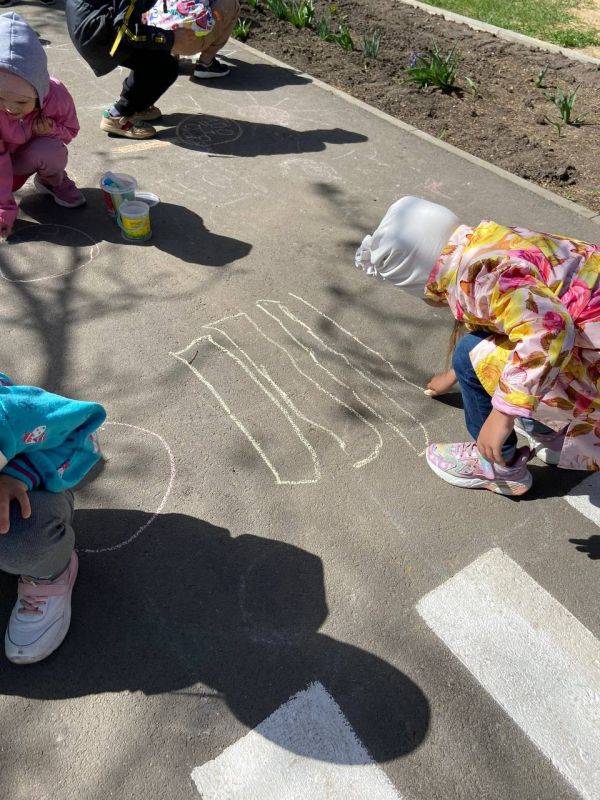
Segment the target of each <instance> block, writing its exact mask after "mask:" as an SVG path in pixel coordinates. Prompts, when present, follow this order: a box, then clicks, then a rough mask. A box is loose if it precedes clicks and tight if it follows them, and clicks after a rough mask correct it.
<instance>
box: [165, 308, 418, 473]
mask: <svg viewBox="0 0 600 800" xmlns="http://www.w3.org/2000/svg"><path fill="white" fill-rule="evenodd" d="M289 297H290V298H292V300H295V301H297V304H299V305H300V311H299V312H296V313H293V312H292V311H291V310H290V309H289V308H288V306H287V305H286V304H285V303H283V302H281V301H278V300H258V301H257V302H256V308H257V309H258V312H259V316H260V319H261V322H263V323H265V322H269V320H270V323H269V324H270V326H271V329H272V330H275V331H276V332H275V333H274V334H273V335H269V332H267V330H266V329H265V328H263V327H261V325H260V324H259V323H257V322H256V321H255V320H254V319H252V317H250V316H249V315H248V314H246V313H244V312H240V313H238V314H234V315H232V316H230V317H225V318H223V319H220V320H217V321H215V322H211V323H207V324H205V325H203V326H202V327H203V328H204V330H205V332H204V333H203V334H202V335H201V336H199V337H198V338H196V339H194V341H192V342H191V343H190V344H189V345H188V346H187V347H185V348H184V349H183V350H180V351H179V352H176V353H170V355H171V356H173V357H174V358H176V359H177V360H178V361H181V362H182V363H183V364H185V365H186V366H187V367H188V368H189V369H190V371H191V372H192V373H193V374H194V375H195V376H196V378H197V379H198V380H199V381H200V382H201V383H202V384H203V385H204V386H205V387H206V388H207V389H208V390H209V392H210V393H211V394H212V395H213V397H214V398H215V400H216V401H217V402H218V403H219V404H220V406H221V408H222V409H223V411H224V412H225V414H226V415H227V417H228V418H229V419H230V421H231V422H232V423H233V424H234V425H235V426H236V427H237V428H238V429H239V430H240V431H241V433H242V434H243V435H244V436H245V437H246V439H247V440H248V442H249V443H250V444H251V446H252V447H253V448H254V450H255V451H256V452H257V453H258V455H259V456H260V458H261V459H262V461H263V462H264V464H265V465H266V466H267V468H268V469H269V471H270V472H271V473H272V475H273V477H274V478H275V482H276V483H277V484H278V485H288V486H289V485H294V486H295V485H301V484H311V483H318V482H319V481H320V480H321V478H322V475H323V470H322V465H321V459H320V457H319V453H318V452H317V449H316V448H315V446H313V444H312V443H311V441H309V439H308V438H307V436H309V434H307V435H305V433H304V432H303V430H302V428H303V427H304V430H305V431H306V430H307V428H308V430H310V431H312V434H313V435H315V434H317V433H319V434H320V435H321V436H322V435H323V434H324V435H325V437H326V438H327V437H329V440H330V441H332V442H333V443H334V444H335V446H337V447H339V449H340V450H341V451H342V452H343V453H345V454H346V457H351V456H350V452H351V450H352V449H355V450H356V449H357V446H356V442H357V430H360V431H361V433H362V434H363V435H364V434H368V436H367V438H368V440H370V443H368V444H367V445H366V449H365V445H364V444H363V443H362V441H360V442H359V446H358V449H359V450H363V451H364V452H362V453H359V454H358V455H359V457H358V458H357V457H356V455H354V456H352V457H351V458H352V462H353V463H352V466H353V467H354V468H355V469H361V468H362V467H364V466H366V465H367V464H370V463H372V462H373V461H375V460H376V459H377V458H379V455H380V453H381V450H382V449H383V446H384V438H383V436H382V433H381V430H380V428H382V427H385V428H387V430H388V431H391V432H392V433H393V434H394V436H395V437H397V438H398V439H400V440H401V441H402V442H403V443H404V445H406V446H407V447H408V448H409V449H410V450H412V451H413V453H414V454H415V455H416V456H419V457H420V456H422V455H423V454H424V452H425V449H426V448H427V446H428V444H429V434H428V432H427V430H426V428H425V426H424V425H423V424H422V422H421V421H420V420H418V419H417V418H416V417H415V416H414V414H412V413H411V412H410V411H409V410H408V409H407V408H406V407H405V405H406V401H405V399H404V398H403V397H400V398H398V397H397V395H398V394H399V393H400V391H401V389H400V388H399V386H401V385H402V384H403V385H404V391H406V387H412V389H414V390H416V393H415V398H414V399H415V400H421V399H422V391H423V389H422V387H421V386H419V385H418V384H416V383H413V382H412V381H410V380H409V379H408V378H406V377H405V376H404V375H402V373H400V372H399V371H398V370H397V369H396V367H394V365H393V364H392V363H391V362H390V361H389V360H388V359H386V358H385V357H384V356H383V355H382V354H381V353H378V352H377V351H376V350H374V349H373V348H371V347H370V346H369V345H367V344H366V343H365V342H363V341H361V340H360V339H359V338H358V337H357V336H355V335H354V334H353V333H352V332H351V331H349V330H347V329H346V328H344V327H342V326H341V325H340V324H339V323H338V322H336V321H335V320H334V319H333V318H332V317H330V316H328V315H327V314H325V313H323V312H322V311H320V310H319V309H318V308H316V306H314V305H312V304H311V303H309V302H308V301H307V300H304V299H303V298H302V297H300V296H299V295H296V294H293V293H291V292H290V293H289ZM307 310H309V311H310V312H312V315H313V317H315V318H316V322H314V321H312V322H311V321H309V322H306V320H305V317H306V315H307ZM298 314H299V315H298ZM324 323H327V326H328V327H329V330H333V329H335V331H336V332H337V335H338V338H341V339H342V341H344V342H347V344H348V345H349V347H348V348H346V349H347V352H348V353H350V352H352V349H354V351H355V353H356V352H358V353H359V354H360V355H359V356H358V358H359V361H358V363H357V362H356V358H357V356H356V355H355V356H353V357H349V355H348V354H347V353H346V352H344V349H343V345H340V344H339V343H337V344H336V346H332V345H331V344H329V343H328V342H327V341H326V340H325V339H324V338H323V337H322V335H321V330H322V329H323V328H324V327H326V326H325V324H324ZM340 335H341V337H340ZM274 336H275V337H277V338H273V337H274ZM278 339H279V340H278ZM281 339H283V340H284V341H285V345H284V344H282V343H281ZM261 348H262V349H261ZM338 348H340V349H338ZM351 348H352V349H351ZM215 351H216V352H217V354H218V355H219V356H221V357H225V358H224V361H222V363H221V364H220V365H219V368H218V370H217V371H216V372H215V376H214V377H213V375H212V374H209V372H208V369H209V368H212V369H213V371H215V369H216V367H215V365H214V363H213V364H212V366H211V361H213V362H214V358H213V356H214V353H215ZM254 351H258V356H254V357H253V356H252V355H251V353H252V352H254ZM367 355H368V357H369V358H370V359H371V361H372V362H374V363H375V365H376V368H375V370H374V369H373V367H371V368H369V367H366V366H363V365H361V363H360V359H361V357H364V356H367ZM277 360H278V362H277ZM267 362H271V363H273V362H276V363H275V366H274V367H272V366H268V367H267V366H266V363H267ZM231 364H233V365H234V367H235V370H237V371H238V375H237V376H236V378H235V384H236V385H237V387H238V395H237V397H238V398H239V381H240V378H244V379H245V380H247V381H248V382H247V384H246V386H247V388H246V389H245V390H244V393H243V396H244V398H245V400H244V405H243V408H239V409H238V410H236V409H235V408H234V404H235V403H236V402H237V404H239V399H236V395H235V394H234V395H232V398H233V399H232V400H230V399H229V397H228V396H227V394H226V391H227V390H226V389H225V388H224V387H225V385H226V384H227V381H228V380H230V373H231V369H229V368H228V365H231ZM281 364H283V365H284V366H285V369H286V370H287V372H286V373H285V374H284V373H281V372H280V374H282V376H283V380H281V381H280V382H278V381H277V380H276V379H275V373H274V372H273V369H274V368H275V369H277V368H278V367H280V366H281ZM235 370H234V371H235ZM382 373H385V376H386V379H387V381H388V382H387V383H386V381H385V380H383V379H382V378H381V374H382ZM215 378H216V380H218V381H219V382H220V386H219V388H218V386H217V383H216V380H215ZM390 380H391V381H392V386H390V384H389V381H390ZM284 381H285V383H284ZM294 381H295V384H294ZM299 387H300V388H299ZM309 395H310V396H311V399H310V400H308V401H307V397H308V396H309ZM265 397H266V398H267V399H268V401H270V403H271V404H272V406H274V407H275V408H276V409H277V410H278V411H279V413H280V415H281V417H277V416H276V415H273V414H272V413H270V412H269V413H268V414H267V417H268V418H269V420H270V421H271V422H272V421H273V420H275V419H280V420H281V419H282V418H283V419H284V420H285V421H286V422H287V426H286V425H285V424H282V427H280V428H279V429H278V432H277V435H276V436H271V437H268V436H265V432H264V430H263V429H262V426H261V420H260V417H261V416H262V417H263V419H264V418H265V417H264V414H262V413H261V412H262V411H263V409H262V402H263V401H264V399H265ZM400 401H402V402H400ZM331 409H334V410H337V412H338V416H337V418H335V417H334V416H332V415H331V414H329V416H327V414H328V413H329V411H330V410H331ZM324 411H325V413H324ZM340 412H342V413H341V414H340ZM325 416H327V419H326V420H324V417H325ZM348 418H353V419H354V421H355V423H356V425H355V427H354V428H352V429H351V430H350V432H349V431H348V428H347V426H346V425H345V424H344V425H342V427H341V428H340V419H344V420H346V419H348ZM319 419H321V421H319ZM400 420H402V421H400ZM324 421H327V422H328V424H329V425H333V426H336V425H337V427H338V431H336V430H334V429H333V428H332V427H328V425H325V424H323V422H324ZM402 428H404V429H405V430H407V432H406V433H405V432H404V431H403V430H402ZM340 434H341V435H340ZM286 438H287V441H286ZM415 439H416V441H417V442H418V443H417V444H416V443H415V441H414V440H415ZM358 440H361V434H358ZM278 461H279V463H277V462H278ZM297 473H300V474H297Z"/></svg>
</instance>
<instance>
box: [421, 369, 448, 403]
mask: <svg viewBox="0 0 600 800" xmlns="http://www.w3.org/2000/svg"><path fill="white" fill-rule="evenodd" d="M455 383H456V373H455V372H454V370H453V369H449V370H447V372H440V374H439V375H434V376H433V378H432V379H431V380H430V381H429V383H428V384H427V388H426V389H425V394H427V395H429V397H437V395H438V394H447V393H448V392H449V391H450V389H451V388H452V387H453V386H454V384H455Z"/></svg>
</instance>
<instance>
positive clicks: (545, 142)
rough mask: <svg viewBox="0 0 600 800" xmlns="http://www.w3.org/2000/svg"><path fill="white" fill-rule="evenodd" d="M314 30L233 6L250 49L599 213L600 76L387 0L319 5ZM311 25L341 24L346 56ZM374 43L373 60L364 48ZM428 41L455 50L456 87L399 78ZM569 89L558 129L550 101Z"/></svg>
mask: <svg viewBox="0 0 600 800" xmlns="http://www.w3.org/2000/svg"><path fill="white" fill-rule="evenodd" d="M314 6H315V14H314V22H313V23H312V28H300V29H298V28H296V27H294V26H293V25H292V24H291V23H290V22H289V21H287V20H280V19H277V18H276V17H275V15H274V14H273V13H272V11H271V10H270V9H269V8H268V5H267V2H266V0H258V2H252V3H250V4H248V3H244V4H243V6H242V14H241V16H242V18H243V19H246V20H248V22H249V23H251V25H248V26H247V27H248V30H247V41H248V44H250V45H252V46H253V47H256V48H257V49H259V50H262V51H263V52H265V53H268V54H270V55H272V56H274V57H276V58H279V59H281V60H282V61H285V62H286V63H288V64H290V65H292V66H294V67H295V68H297V69H299V70H301V71H304V72H308V73H310V74H311V75H314V76H315V77H317V78H321V79H322V80H324V81H326V82H328V83H330V84H332V85H334V86H336V87H338V88H340V89H342V90H344V91H346V92H348V93H349V94H352V95H354V96H355V97H357V98H359V99H360V100H364V101H365V102H367V103H370V104H371V105H373V106H376V107H377V108H379V109H381V110H383V111H385V112H387V113H388V114H391V115H393V116H395V117H397V118H398V119H401V120H403V121H404V122H407V123H410V124H411V125H414V126H416V127H418V128H420V129H421V130H424V131H427V132H428V133H430V134H432V135H434V136H436V137H438V138H440V139H443V140H444V141H447V142H450V143H451V144H453V145H455V146H456V147H459V148H461V149H462V150H466V151H467V152H469V153H472V154H474V155H476V156H479V157H480V158H483V159H485V160H486V161H490V162H492V163H493V164H497V165H498V166H500V167H503V168H504V169H506V170H509V171H510V172H513V173H514V174H516V175H520V176H521V177H523V178H526V179H527V180H530V181H533V182H535V183H538V184H539V185H541V186H544V187H545V188H548V189H551V190H552V191H554V192H557V193H559V194H561V195H563V196H564V197H566V198H567V199H569V200H574V201H576V202H579V203H581V204H583V205H584V206H587V207H588V208H591V209H594V210H595V211H598V212H599V213H600V126H599V123H600V108H599V103H598V97H599V91H600V70H598V68H596V67H595V66H594V65H589V66H588V65H585V64H580V63H578V62H575V61H571V60H570V59H568V58H565V57H563V56H558V55H554V54H550V53H542V52H534V51H531V50H529V49H528V48H526V47H523V46H522V45H516V44H511V43H507V42H503V41H501V40H499V39H497V38H495V37H493V36H491V35H489V34H487V33H480V32H478V31H473V30H471V29H470V28H467V27H466V26H463V25H458V24H454V23H450V22H447V21H446V20H444V19H442V18H439V17H432V16H430V15H429V14H427V13H425V12H423V11H421V10H419V9H415V8H412V7H410V6H405V5H402V4H400V3H397V2H395V1H394V0H338V2H335V3H331V2H326V1H325V0H317V2H315V4H314ZM320 20H327V21H328V22H329V21H331V26H332V29H333V30H336V31H337V30H339V29H340V26H341V27H342V30H344V29H345V27H346V26H347V28H348V30H349V33H350V35H351V37H352V41H353V43H354V50H346V49H344V48H343V47H342V46H340V44H339V43H336V42H335V41H325V40H324V39H322V38H320V37H319V35H318V34H317V32H316V30H315V28H316V27H317V26H318V24H319V21H320ZM374 35H375V37H376V38H377V39H378V43H379V45H378V53H377V55H376V56H375V57H374V56H373V53H372V52H371V56H370V57H369V56H367V55H366V53H365V52H364V49H365V37H366V39H367V44H366V46H367V50H369V47H368V44H369V41H370V42H371V43H372V37H373V36H374ZM435 46H437V48H439V51H440V52H441V53H449V52H450V51H451V50H452V48H455V53H456V55H457V56H458V58H459V64H458V72H457V77H456V87H455V88H454V89H453V90H452V91H442V90H440V89H438V88H436V87H431V86H428V87H426V88H420V87H418V86H416V85H415V84H413V83H409V82H407V81H406V75H407V73H406V71H405V70H406V68H407V67H409V66H410V65H411V64H412V65H414V64H415V62H416V61H418V59H419V55H420V54H422V53H425V52H426V51H429V50H431V49H432V47H435ZM575 91H576V99H575V104H574V107H573V113H572V120H574V121H577V119H578V118H579V117H582V116H583V118H584V119H583V124H578V125H572V124H565V123H564V121H563V120H562V119H561V114H560V111H559V109H558V108H557V106H556V105H555V103H553V102H552V99H553V98H556V99H559V98H560V93H561V92H562V94H563V96H565V97H568V96H569V94H570V93H572V92H575Z"/></svg>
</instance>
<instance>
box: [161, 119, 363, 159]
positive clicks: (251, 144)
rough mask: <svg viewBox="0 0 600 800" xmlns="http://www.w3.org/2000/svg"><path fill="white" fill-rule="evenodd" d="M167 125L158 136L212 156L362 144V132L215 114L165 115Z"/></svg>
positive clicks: (283, 152)
mask: <svg viewBox="0 0 600 800" xmlns="http://www.w3.org/2000/svg"><path fill="white" fill-rule="evenodd" d="M160 124H161V125H164V126H166V128H164V129H163V130H161V131H160V132H159V133H158V136H157V138H158V139H162V140H163V141H164V140H167V141H170V142H172V143H173V144H176V145H178V146H179V147H184V148H186V149H188V150H195V151H199V152H205V153H209V154H213V155H223V156H237V157H241V158H255V157H257V156H276V155H288V154H292V153H293V154H294V155H298V154H299V153H320V152H322V151H323V150H326V149H327V145H328V144H335V145H342V144H360V143H364V142H366V141H368V137H367V136H364V135H363V134H361V133H354V132H352V131H347V130H344V129H343V128H320V129H315V130H311V131H297V130H294V129H293V128H288V127H286V126H284V125H276V124H273V123H263V122H250V121H248V120H240V119H230V118H228V117H216V116H214V115H212V114H180V113H177V114H166V115H164V116H163V118H162V120H161V122H160Z"/></svg>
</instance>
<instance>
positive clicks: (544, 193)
mask: <svg viewBox="0 0 600 800" xmlns="http://www.w3.org/2000/svg"><path fill="white" fill-rule="evenodd" d="M401 1H403V0H401ZM235 44H236V49H237V47H239V48H241V49H243V50H247V51H248V52H250V53H252V54H253V55H254V56H255V57H256V58H260V59H263V60H264V61H268V62H269V63H270V64H273V65H274V66H276V67H280V68H281V69H286V70H289V71H290V72H294V73H295V74H296V75H298V76H300V77H302V78H305V79H306V80H307V81H310V83H312V84H314V85H315V86H318V87H319V88H321V89H324V90H325V91H326V92H330V93H331V94H334V95H336V96H337V97H341V98H342V99H343V100H345V101H346V102H348V103H350V104H351V105H353V106H356V107H358V108H361V109H362V110H363V111H366V112H367V113H368V114H373V115H374V116H376V117H379V118H380V119H383V120H385V121H386V122H389V123H390V124H391V125H393V126H394V127H396V128H399V129H400V130H401V131H405V132H406V133H410V134H412V135H413V136H416V137H417V138H418V139H422V140H423V141H426V142H429V144H433V145H435V146H436V147H439V148H440V150H445V151H446V152H447V153H451V154H452V155H454V156H457V157H458V158H462V159H464V160H465V161H469V162H470V163H471V164H475V166H478V167H481V168H482V169H486V170H488V171H489V172H492V173H493V174H494V175H498V176H499V177H501V178H504V180H507V181H510V182H511V183H514V184H515V185H516V186H519V187H520V188H521V189H525V190H526V191H528V192H532V193H533V194H537V195H538V196H539V197H543V198H544V199H546V200H549V201H550V202H551V203H554V204H555V205H557V206H560V207H561V208H565V209H567V210H568V211H570V212H571V213H573V214H577V215H578V216H580V217H584V218H585V219H588V220H591V221H592V222H596V223H598V224H600V212H598V211H593V210H592V209H591V208H586V207H585V206H582V205H580V204H579V203H573V202H572V201H571V200H567V199H565V198H564V197H561V196H560V195H558V194H555V193H554V192H551V191H550V190H549V189H544V188H542V187H541V186H538V185H537V184H535V183H531V182H530V181H527V180H525V179H524V178H519V177H518V176H517V175H513V174H512V172H508V171H507V170H505V169H502V167H497V166H495V164H490V163H489V161H484V160H483V159H481V158H478V157H477V156H473V155H471V154H470V153H467V152H465V151H464V150H460V149H459V148H458V147H454V145H452V144H448V143H447V142H442V141H441V140H440V139H436V137H435V136H432V135H431V134H429V133H425V132H424V131H422V130H419V128H415V127H414V126H413V125H408V124H407V123H406V122H402V121H401V120H399V119H396V117H392V116H391V115H390V114H386V113H385V111H380V110H379V109H378V108H375V107H374V106H371V105H369V104H368V103H364V102H363V101H362V100H358V99H357V98H356V97H352V95H350V94H347V93H346V92H343V91H342V90H341V89H336V88H335V86H330V85H329V84H328V83H325V82H324V81H321V80H319V79H318V78H315V77H313V76H312V75H309V74H308V73H306V72H300V70H297V69H295V68H294V67H291V66H290V65H289V64H286V63H285V62H283V61H279V59H277V58H273V57H272V56H269V55H267V54H266V53H263V52H262V51H261V50H256V49H255V48H254V47H250V45H247V44H243V43H242V42H238V41H236V43H235Z"/></svg>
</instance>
